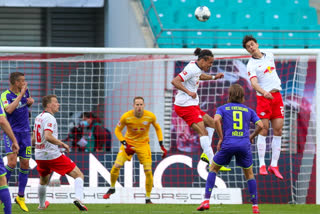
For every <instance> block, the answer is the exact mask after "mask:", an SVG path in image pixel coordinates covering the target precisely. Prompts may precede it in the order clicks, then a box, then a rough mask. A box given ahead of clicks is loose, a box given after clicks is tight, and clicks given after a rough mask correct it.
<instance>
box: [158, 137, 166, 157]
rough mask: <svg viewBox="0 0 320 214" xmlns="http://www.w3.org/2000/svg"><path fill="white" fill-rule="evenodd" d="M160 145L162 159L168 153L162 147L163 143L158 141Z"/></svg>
mask: <svg viewBox="0 0 320 214" xmlns="http://www.w3.org/2000/svg"><path fill="white" fill-rule="evenodd" d="M159 144H160V148H161V150H162V159H163V158H165V157H166V156H167V153H168V151H167V150H166V148H165V147H164V146H163V142H162V140H161V141H159Z"/></svg>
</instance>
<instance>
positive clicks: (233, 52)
mask: <svg viewBox="0 0 320 214" xmlns="http://www.w3.org/2000/svg"><path fill="white" fill-rule="evenodd" d="M211 50H212V52H213V54H214V55H215V56H217V57H226V56H244V55H248V53H247V52H246V50H244V49H211ZM268 51H270V52H272V53H273V54H274V55H276V56H314V57H315V58H316V63H317V64H316V73H317V74H318V73H319V74H320V49H268ZM193 52H194V49H193V48H192V49H190V48H187V49H178V48H172V49H169V48H61V47H0V55H3V54H10V53H51V54H53V53H59V54H61V53H65V54H112V55H149V54H150V55H190V56H191V55H193ZM316 95H319V96H317V97H316V104H317V105H316V120H317V121H320V75H317V76H316ZM318 136H320V123H317V124H316V145H317V148H316V157H317V158H316V163H317V167H316V204H320V137H318Z"/></svg>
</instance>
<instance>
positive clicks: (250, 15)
mask: <svg viewBox="0 0 320 214" xmlns="http://www.w3.org/2000/svg"><path fill="white" fill-rule="evenodd" d="M263 17H264V11H260V10H239V11H237V12H235V20H236V22H235V23H236V24H238V25H240V26H241V25H243V26H244V25H247V26H251V25H259V24H260V25H261V23H263V21H264V20H263Z"/></svg>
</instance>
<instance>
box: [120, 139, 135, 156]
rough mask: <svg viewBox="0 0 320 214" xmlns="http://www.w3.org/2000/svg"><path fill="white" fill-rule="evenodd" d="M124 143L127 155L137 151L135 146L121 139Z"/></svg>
mask: <svg viewBox="0 0 320 214" xmlns="http://www.w3.org/2000/svg"><path fill="white" fill-rule="evenodd" d="M121 143H122V145H124V148H125V149H124V151H125V152H126V153H127V155H129V156H130V155H133V154H134V153H135V152H136V151H135V150H134V147H133V146H131V145H129V144H127V142H126V141H125V140H123V141H121Z"/></svg>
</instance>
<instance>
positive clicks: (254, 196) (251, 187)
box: [248, 179, 258, 205]
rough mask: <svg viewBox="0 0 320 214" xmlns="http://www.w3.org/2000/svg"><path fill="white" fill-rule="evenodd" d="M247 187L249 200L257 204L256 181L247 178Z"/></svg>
mask: <svg viewBox="0 0 320 214" xmlns="http://www.w3.org/2000/svg"><path fill="white" fill-rule="evenodd" d="M248 189H249V193H250V197H251V202H252V204H253V205H256V204H258V196H257V182H256V179H250V180H248Z"/></svg>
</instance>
